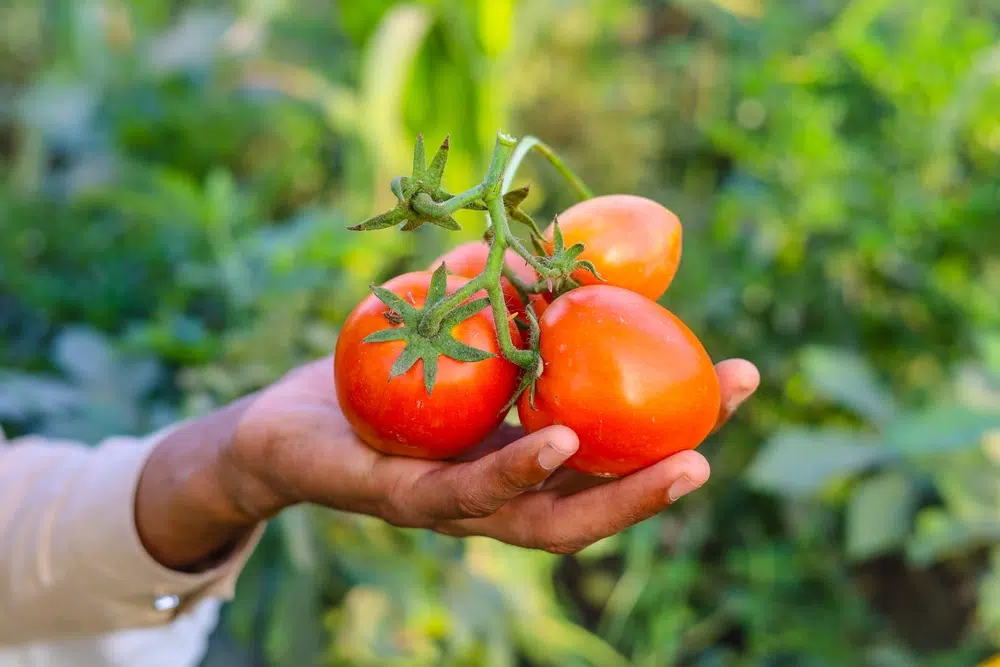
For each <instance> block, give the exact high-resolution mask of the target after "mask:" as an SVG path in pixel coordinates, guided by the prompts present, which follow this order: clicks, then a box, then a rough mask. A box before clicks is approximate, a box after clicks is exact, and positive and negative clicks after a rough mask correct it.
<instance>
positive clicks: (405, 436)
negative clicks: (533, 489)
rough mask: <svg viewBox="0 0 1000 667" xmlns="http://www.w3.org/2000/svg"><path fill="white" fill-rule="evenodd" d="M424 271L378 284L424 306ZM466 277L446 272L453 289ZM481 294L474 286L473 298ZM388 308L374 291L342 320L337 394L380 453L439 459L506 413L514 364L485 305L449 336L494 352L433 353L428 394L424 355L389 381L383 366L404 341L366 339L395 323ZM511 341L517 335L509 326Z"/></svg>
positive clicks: (453, 452)
mask: <svg viewBox="0 0 1000 667" xmlns="http://www.w3.org/2000/svg"><path fill="white" fill-rule="evenodd" d="M430 279H431V274H430V273H429V272H415V273H407V274H404V275H401V276H398V277H396V278H393V279H392V280H390V281H389V282H387V283H385V285H384V287H385V288H386V289H388V290H390V291H392V292H394V293H395V294H398V295H399V296H401V297H403V298H404V299H406V300H408V301H410V302H411V303H412V304H414V305H415V306H418V307H419V306H422V305H423V303H424V301H425V299H426V298H427V290H428V287H429V285H430ZM467 282H468V280H467V279H465V278H462V277H459V276H448V287H447V290H448V293H449V294H451V293H453V292H454V291H455V290H457V289H458V288H460V287H461V286H462V285H464V284H465V283H467ZM482 296H485V294H484V293H477V294H476V295H475V296H474V298H479V297H482ZM387 312H389V308H388V307H387V306H386V305H385V304H383V303H382V302H381V301H379V300H378V299H377V298H376V297H375V296H374V295H369V296H368V297H366V298H365V299H364V300H363V301H362V302H361V303H360V304H358V306H357V307H356V308H355V309H354V311H353V312H352V313H351V314H350V315H349V316H348V318H347V320H346V321H345V322H344V326H343V328H342V329H341V331H340V335H339V337H338V339H337V346H336V351H335V354H334V375H335V381H336V388H337V401H338V403H339V404H340V408H341V411H342V412H343V413H344V416H345V417H346V418H347V421H348V422H349V423H350V424H351V427H352V428H353V429H354V431H355V432H356V433H357V434H358V436H359V437H360V438H361V439H362V440H364V441H365V442H366V443H367V444H368V445H370V446H371V447H373V448H375V449H377V450H379V451H381V452H383V453H385V454H394V455H401V456H411V457H416V458H425V459H445V458H450V457H452V456H455V455H457V454H459V453H461V452H462V451H464V450H466V449H468V448H469V447H472V446H473V445H476V444H478V443H479V442H480V441H482V439H483V438H485V437H486V436H487V435H488V434H489V433H490V432H491V431H492V430H493V429H495V428H496V427H497V426H499V425H500V423H501V422H502V421H503V419H504V417H505V412H504V411H503V407H504V405H505V404H506V403H507V401H509V400H510V397H511V396H513V394H514V391H515V389H516V388H517V383H518V375H519V370H518V368H517V366H515V365H514V364H511V363H510V362H508V361H507V360H505V359H504V358H503V357H502V356H500V346H499V344H498V343H497V341H496V330H495V329H494V327H493V316H492V314H491V313H490V310H489V308H486V309H484V310H482V311H480V312H479V313H477V314H475V315H473V316H472V317H470V318H469V319H467V320H465V321H464V322H462V323H461V324H459V325H458V326H456V327H455V329H454V330H453V334H454V336H455V339H456V340H458V341H460V342H463V343H465V344H467V345H471V346H473V347H477V348H480V349H482V350H487V351H489V352H492V353H493V354H495V355H496V357H495V358H492V359H486V360H485V361H478V362H461V361H456V360H454V359H451V358H449V357H444V356H441V357H438V373H437V381H436V383H435V385H434V390H433V392H432V393H431V395H430V396H428V395H427V391H426V389H425V388H424V373H423V361H417V363H416V364H414V366H413V367H412V368H411V369H410V370H409V371H407V372H406V373H404V374H403V375H401V376H399V377H396V378H393V379H392V380H391V381H390V380H389V369H390V368H391V367H392V364H393V362H394V361H395V360H396V357H398V356H399V353H400V352H401V351H402V350H403V347H404V343H403V342H402V341H393V342H388V343H364V342H362V340H363V339H364V338H365V337H366V336H368V335H369V334H371V333H373V332H375V331H380V330H382V329H385V328H387V327H390V326H393V325H391V324H389V322H388V321H387V320H386V319H385V317H384V315H383V314H384V313H387ZM510 330H511V337H512V339H513V340H514V343H515V345H520V343H521V338H520V335H519V333H518V331H517V328H516V327H514V326H511V329H510Z"/></svg>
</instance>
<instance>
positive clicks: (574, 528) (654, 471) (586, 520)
mask: <svg viewBox="0 0 1000 667" xmlns="http://www.w3.org/2000/svg"><path fill="white" fill-rule="evenodd" d="M710 473H711V469H710V467H709V464H708V461H707V460H706V459H705V457H704V456H702V455H701V454H699V453H698V452H695V451H693V450H687V451H683V452H678V453H677V454H674V455H673V456H671V457H669V458H667V459H665V460H663V461H660V462H659V463H657V464H655V465H653V466H650V467H649V468H646V469H644V470H640V471H639V472H636V473H633V474H632V475H629V476H628V477H624V478H622V479H619V480H615V481H613V482H609V483H607V484H602V485H601V486H597V487H594V488H591V489H588V490H586V491H581V492H580V493H577V494H574V495H571V496H561V497H557V498H556V499H555V500H553V501H550V502H551V503H552V505H551V510H550V511H549V515H548V517H546V518H545V520H544V521H538V520H537V519H535V520H533V521H532V523H533V524H534V526H535V533H534V535H533V536H532V539H533V542H535V543H536V544H538V545H540V546H542V547H543V548H545V549H547V550H549V551H556V552H559V553H573V552H575V551H579V550H580V549H582V548H583V547H585V546H587V545H589V544H593V543H594V542H596V541H598V540H601V539H603V538H605V537H608V536H609V535H614V534H615V533H619V532H621V531H623V530H625V529H626V528H628V527H629V526H632V525H634V524H636V523H639V522H640V521H644V520H646V519H648V518H649V517H651V516H653V515H655V514H657V513H659V512H661V511H662V510H663V509H665V508H666V507H667V506H669V505H671V504H673V503H674V502H676V501H677V500H678V499H679V498H681V497H682V496H684V495H687V494H688V493H690V492H692V491H694V490H695V489H697V488H698V487H700V486H701V485H703V484H704V483H705V482H706V481H708V477H709V474H710ZM525 514H528V515H530V514H531V512H526V513H525Z"/></svg>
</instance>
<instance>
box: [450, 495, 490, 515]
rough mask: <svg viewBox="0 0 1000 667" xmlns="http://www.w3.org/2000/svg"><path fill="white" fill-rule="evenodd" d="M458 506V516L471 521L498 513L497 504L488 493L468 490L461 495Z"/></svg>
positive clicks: (458, 498)
mask: <svg viewBox="0 0 1000 667" xmlns="http://www.w3.org/2000/svg"><path fill="white" fill-rule="evenodd" d="M456 504H457V506H458V514H459V515H460V516H462V517H467V518H470V519H475V518H482V517H485V516H489V515H490V514H493V512H495V511H496V503H494V502H493V500H492V499H491V498H490V496H489V495H488V494H487V493H486V492H484V491H481V490H475V491H472V490H467V491H463V492H461V493H459V494H458V497H457V498H456Z"/></svg>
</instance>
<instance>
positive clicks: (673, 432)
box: [518, 285, 721, 477]
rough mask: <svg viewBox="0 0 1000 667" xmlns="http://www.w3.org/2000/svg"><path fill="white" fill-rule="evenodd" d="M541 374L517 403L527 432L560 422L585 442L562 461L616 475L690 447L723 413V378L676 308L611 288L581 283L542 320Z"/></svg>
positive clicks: (581, 441) (694, 444) (692, 446)
mask: <svg viewBox="0 0 1000 667" xmlns="http://www.w3.org/2000/svg"><path fill="white" fill-rule="evenodd" d="M540 325H541V353H542V360H543V362H544V364H545V368H544V371H543V372H542V375H541V377H540V378H539V379H538V383H537V385H536V387H535V409H534V410H533V409H532V408H531V406H530V405H529V404H528V394H527V392H525V394H524V395H523V396H522V397H521V399H520V401H519V403H518V414H519V415H520V418H521V423H522V424H523V425H524V427H525V429H526V430H527V431H528V432H529V433H533V432H535V431H537V430H539V429H542V428H545V427H546V426H551V425H552V424H563V425H565V426H568V427H570V428H571V429H573V430H574V431H575V432H576V433H577V435H578V436H579V438H580V449H579V450H578V451H577V453H576V454H575V455H573V456H572V457H571V458H570V459H569V460H568V461H567V462H566V464H565V465H566V466H567V467H569V468H573V469H575V470H579V471H581V472H585V473H589V474H593V475H603V476H612V477H618V476H622V475H627V474H629V473H632V472H635V471H636V470H640V469H642V468H645V467H647V466H650V465H652V464H654V463H656V462H657V461H660V460H662V459H664V458H666V457H668V456H670V455H671V454H673V453H675V452H679V451H681V450H684V449H694V448H695V447H697V446H698V445H699V444H701V442H702V441H703V440H704V439H705V437H706V436H708V434H709V433H710V432H711V430H712V428H713V426H714V425H715V421H716V419H717V417H718V414H719V404H720V400H721V397H720V394H719V380H718V377H717V376H716V374H715V369H714V367H713V365H712V360H711V359H710V358H709V356H708V354H707V353H706V352H705V349H704V347H702V345H701V342H700V341H699V340H698V339H697V338H696V337H695V335H694V334H693V333H691V331H690V330H689V329H688V328H687V327H686V326H685V325H684V323H683V322H681V321H680V320H679V319H677V317H675V316H674V315H673V314H672V313H671V312H670V311H668V310H666V309H665V308H663V307H661V306H660V305H658V304H656V303H655V302H653V301H650V300H649V299H647V298H646V297H644V296H641V295H639V294H636V293H635V292H630V291H628V290H625V289H622V288H620V287H612V286H610V285H594V286H589V287H581V288H579V289H575V290H572V291H570V292H567V293H566V294H564V295H563V296H561V297H559V298H558V299H556V300H555V301H553V302H552V304H551V305H549V307H548V310H546V311H545V316H544V317H542V319H541V322H540Z"/></svg>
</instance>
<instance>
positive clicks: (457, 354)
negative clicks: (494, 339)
mask: <svg viewBox="0 0 1000 667" xmlns="http://www.w3.org/2000/svg"><path fill="white" fill-rule="evenodd" d="M434 344H435V347H437V349H438V350H439V351H440V352H441V353H442V354H443V355H445V356H446V357H451V358H452V359H455V360H456V361H467V362H476V361H485V360H487V359H492V358H493V357H495V356H496V355H495V354H493V353H492V352H487V351H486V350H480V349H479V348H478V347H472V346H471V345H466V344H465V343H463V342H461V341H459V340H456V339H454V338H452V337H451V336H446V337H442V338H440V339H439V340H435V341H434Z"/></svg>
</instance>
